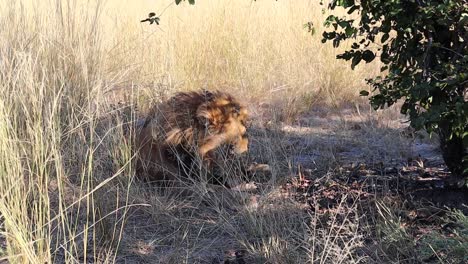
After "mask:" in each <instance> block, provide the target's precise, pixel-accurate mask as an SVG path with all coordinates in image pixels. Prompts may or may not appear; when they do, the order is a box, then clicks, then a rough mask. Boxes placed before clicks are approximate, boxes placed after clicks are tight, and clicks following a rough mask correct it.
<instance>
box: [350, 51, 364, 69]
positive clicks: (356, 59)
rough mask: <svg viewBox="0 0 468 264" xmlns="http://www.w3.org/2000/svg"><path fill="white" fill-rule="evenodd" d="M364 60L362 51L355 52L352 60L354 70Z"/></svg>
mask: <svg viewBox="0 0 468 264" xmlns="http://www.w3.org/2000/svg"><path fill="white" fill-rule="evenodd" d="M361 60H362V53H361V52H360V51H358V52H355V53H354V56H353V60H352V61H351V69H353V70H354V67H356V65H358V64H359V62H361Z"/></svg>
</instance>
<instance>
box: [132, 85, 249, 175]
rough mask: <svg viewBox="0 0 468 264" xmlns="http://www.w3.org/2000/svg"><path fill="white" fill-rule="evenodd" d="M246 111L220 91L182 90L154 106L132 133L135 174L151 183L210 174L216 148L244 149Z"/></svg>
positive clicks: (228, 95) (238, 151) (237, 151)
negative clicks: (203, 173) (134, 143)
mask: <svg viewBox="0 0 468 264" xmlns="http://www.w3.org/2000/svg"><path fill="white" fill-rule="evenodd" d="M247 117H248V115H247V109H246V108H244V107H243V106H242V105H241V104H240V103H239V102H238V101H237V100H236V99H235V98H234V97H233V96H232V95H230V94H228V93H225V92H220V91H214V92H210V91H199V92H182V93H178V94H176V95H175V96H174V97H172V98H171V99H169V100H168V101H167V102H164V103H161V104H159V105H156V106H155V107H154V108H153V109H152V110H151V111H150V114H149V115H148V117H147V118H146V120H145V123H144V124H143V126H142V127H141V128H140V129H139V130H138V131H137V133H136V147H137V150H138V158H137V164H136V166H137V173H138V174H140V175H144V178H146V179H147V180H150V181H169V182H171V181H176V180H178V178H179V176H182V177H190V176H191V175H194V174H200V173H201V172H202V171H204V172H208V173H210V172H212V171H213V167H214V166H216V158H217V157H216V153H215V151H216V150H217V149H220V148H221V147H222V146H228V147H229V148H230V149H231V150H232V152H233V153H235V154H241V153H243V152H246V151H247V149H248V138H247V135H246V125H245V122H246V121H247Z"/></svg>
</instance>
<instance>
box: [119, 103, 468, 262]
mask: <svg viewBox="0 0 468 264" xmlns="http://www.w3.org/2000/svg"><path fill="white" fill-rule="evenodd" d="M264 108H265V109H274V108H271V106H265V107H264ZM392 111H393V112H392ZM395 111H396V110H395V109H389V110H386V111H384V112H380V113H377V114H376V113H374V112H370V110H362V109H359V107H356V106H349V107H341V108H340V109H337V110H335V111H330V110H329V109H328V110H327V111H325V110H323V109H321V108H316V109H314V110H312V111H310V112H307V113H304V114H301V115H300V117H299V118H297V119H296V120H297V121H295V122H293V123H289V124H285V123H283V122H280V120H278V119H280V118H281V117H278V115H277V112H275V111H273V110H271V111H270V110H263V111H260V112H257V113H254V119H255V120H256V121H255V122H254V123H253V125H252V128H251V130H250V133H251V142H252V143H251V150H250V155H249V161H250V162H251V163H255V164H263V165H262V166H258V167H259V168H260V169H259V170H258V172H257V173H254V175H253V176H252V175H251V179H250V180H251V181H250V182H249V183H247V184H245V183H244V184H240V185H239V186H237V187H235V188H233V189H234V190H227V189H222V188H219V189H210V188H207V189H199V190H198V191H197V195H194V196H192V197H188V198H187V197H174V195H171V194H168V193H165V191H161V190H156V189H157V188H155V187H154V186H146V185H142V184H141V183H138V182H137V183H136V186H137V187H136V188H137V189H135V190H134V192H133V194H131V195H133V201H134V202H135V203H138V202H140V203H142V204H147V206H144V207H141V208H136V209H134V210H131V211H130V213H129V215H128V216H127V222H126V224H125V228H124V235H123V240H122V242H121V244H120V253H119V254H118V256H119V257H118V258H117V259H116V261H117V262H119V263H182V262H188V263H299V262H297V261H302V260H303V259H306V258H304V256H305V255H307V256H308V257H307V258H308V259H313V260H315V261H317V262H320V263H326V262H327V261H332V260H333V261H339V262H340V261H341V262H344V263H349V262H367V263H377V262H378V263H381V262H392V261H398V262H400V261H401V262H405V261H406V262H418V261H421V260H423V261H428V262H431V261H435V260H437V259H439V260H440V256H441V255H443V254H446V252H435V251H434V252H433V253H431V252H429V253H427V256H426V255H425V256H421V255H418V256H414V255H413V254H418V253H414V252H412V250H414V249H415V248H417V247H418V246H419V243H422V242H421V241H422V240H420V238H422V237H423V236H424V235H426V234H429V233H431V232H434V231H435V230H436V231H440V232H441V233H443V234H444V235H446V236H450V235H451V234H452V233H451V231H450V230H452V229H450V227H447V226H446V225H445V224H444V221H443V219H444V217H447V215H448V212H449V209H458V210H461V211H462V212H464V213H465V214H466V213H468V207H467V206H466V205H467V203H468V192H467V191H466V190H465V189H459V188H453V187H452V186H450V185H449V183H448V181H447V179H448V178H447V177H448V176H449V173H448V172H447V170H446V168H445V167H444V166H443V161H442V158H441V155H440V153H439V152H438V148H437V143H436V140H434V139H429V138H428V136H427V135H424V134H421V133H419V134H418V133H414V132H413V131H411V130H410V129H408V124H407V123H406V122H405V119H404V118H397V119H395V118H393V119H392V118H391V117H392V116H393V117H395V116H398V114H395ZM385 219H388V221H389V222H386V221H385ZM394 219H396V220H395V221H397V223H393V222H392V221H394ZM389 223H390V224H396V225H397V226H394V229H396V230H390V229H389V228H391V227H392V226H391V225H390V226H389ZM400 227H404V230H405V231H404V232H405V234H404V236H403V237H404V238H406V239H410V240H411V241H406V242H408V243H409V244H410V245H411V246H410V247H408V248H406V247H407V246H408V245H403V244H402V245H400V246H401V247H402V248H398V246H396V244H398V243H401V241H398V239H396V240H395V241H390V242H389V243H387V244H384V243H383V242H382V241H384V240H386V239H387V238H388V237H389V236H391V235H392V234H393V233H392V232H396V231H398V230H399V228H400ZM386 228H387V229H389V230H387V229H386ZM386 231H387V233H386ZM305 234H307V236H306V235H305ZM306 237H307V238H306ZM304 239H306V240H307V241H309V240H311V241H309V242H310V243H311V246H310V247H309V248H304V246H303V245H304ZM291 248H295V249H294V250H293V251H294V252H295V253H294V254H292V253H291ZM269 251H273V252H269ZM269 254H270V255H269ZM295 254H296V255H295Z"/></svg>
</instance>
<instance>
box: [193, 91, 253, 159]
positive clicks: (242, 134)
mask: <svg viewBox="0 0 468 264" xmlns="http://www.w3.org/2000/svg"><path fill="white" fill-rule="evenodd" d="M197 116H198V118H199V120H200V122H201V123H202V124H203V125H204V126H205V128H206V134H207V135H208V136H206V137H205V138H204V139H205V140H204V141H203V143H202V145H201V146H200V152H201V154H202V155H204V154H206V153H207V152H209V151H211V150H214V149H215V148H217V147H219V146H221V145H223V144H227V145H229V146H230V147H231V149H232V151H233V152H234V153H235V154H242V153H244V152H246V151H247V150H248V145H249V140H248V137H247V127H246V123H247V120H248V112H247V109H246V108H245V107H243V106H241V105H240V104H239V103H238V102H237V101H236V100H235V99H233V98H232V97H230V96H227V95H224V96H218V97H214V98H213V100H212V101H209V102H207V103H205V104H203V105H201V106H200V107H199V108H198V110H197Z"/></svg>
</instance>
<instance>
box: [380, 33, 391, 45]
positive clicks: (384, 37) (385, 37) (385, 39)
mask: <svg viewBox="0 0 468 264" xmlns="http://www.w3.org/2000/svg"><path fill="white" fill-rule="evenodd" d="M389 37H390V35H389V34H388V33H385V34H383V35H382V38H381V39H380V42H381V43H384V42H385V41H387V39H388V38H389Z"/></svg>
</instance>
